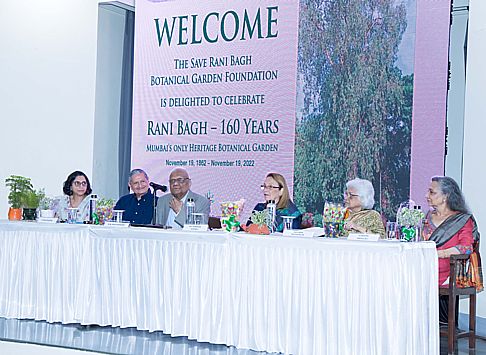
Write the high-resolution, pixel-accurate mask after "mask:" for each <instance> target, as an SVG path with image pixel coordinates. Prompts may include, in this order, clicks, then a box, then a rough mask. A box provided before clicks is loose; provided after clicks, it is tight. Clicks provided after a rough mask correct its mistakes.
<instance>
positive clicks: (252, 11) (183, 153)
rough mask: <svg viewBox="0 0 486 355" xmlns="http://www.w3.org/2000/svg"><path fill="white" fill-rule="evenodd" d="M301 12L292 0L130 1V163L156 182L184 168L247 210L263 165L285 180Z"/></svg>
mask: <svg viewBox="0 0 486 355" xmlns="http://www.w3.org/2000/svg"><path fill="white" fill-rule="evenodd" d="M298 14H299V2H298V1H297V0H292V1H284V2H283V1H259V0H258V1H204V2H199V1H185V0H184V1H168V2H160V1H155V0H154V1H149V0H137V1H136V11H135V16H136V17H135V24H136V30H135V62H134V106H133V128H132V137H133V138H132V167H133V168H135V167H141V168H145V169H146V170H147V172H148V173H149V174H150V177H151V180H153V181H156V182H162V183H163V182H167V179H168V175H169V173H170V171H171V170H173V169H174V168H177V167H183V168H185V169H186V170H188V172H189V174H190V176H191V178H192V184H193V185H192V190H193V191H195V192H198V193H200V194H206V193H208V192H210V193H211V194H214V199H215V201H216V202H217V203H218V204H219V202H222V201H226V200H235V199H239V198H246V199H247V208H246V210H247V213H248V211H249V210H250V211H251V208H252V207H253V206H254V205H255V204H256V203H257V202H260V201H261V200H262V193H261V190H260V185H261V183H262V182H263V180H264V177H265V175H266V173H267V172H270V171H274V172H279V173H281V174H283V175H284V176H285V177H286V179H287V182H288V183H289V186H290V187H291V189H292V186H293V170H294V139H295V105H296V72H297V38H298ZM217 211H218V208H217V207H216V209H214V208H213V212H215V213H217Z"/></svg>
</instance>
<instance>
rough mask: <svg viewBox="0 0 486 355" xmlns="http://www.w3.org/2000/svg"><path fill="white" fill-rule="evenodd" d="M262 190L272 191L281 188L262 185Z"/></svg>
mask: <svg viewBox="0 0 486 355" xmlns="http://www.w3.org/2000/svg"><path fill="white" fill-rule="evenodd" d="M260 187H261V189H262V190H271V189H279V190H280V189H281V188H282V187H281V186H272V185H265V184H264V185H260Z"/></svg>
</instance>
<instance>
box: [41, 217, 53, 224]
mask: <svg viewBox="0 0 486 355" xmlns="http://www.w3.org/2000/svg"><path fill="white" fill-rule="evenodd" d="M37 222H38V223H57V217H39V218H37Z"/></svg>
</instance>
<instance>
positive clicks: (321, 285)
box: [0, 222, 439, 354]
mask: <svg viewBox="0 0 486 355" xmlns="http://www.w3.org/2000/svg"><path fill="white" fill-rule="evenodd" d="M0 257H1V259H0V317H7V318H28V319H37V320H47V321H49V322H62V323H82V324H99V325H112V326H120V327H137V328H138V329H145V330H150V331H155V330H161V331H164V332H165V333H169V334H171V335H173V336H181V335H182V336H187V337H189V338H190V339H196V340H198V341H202V342H211V343H218V344H227V345H234V346H236V347H241V348H250V349H254V350H265V351H271V352H273V351H275V352H284V353H292V354H439V329H438V290H437V283H438V281H437V253H436V250H435V244H433V243H399V242H388V241H382V242H352V241H348V240H337V239H323V238H317V239H316V238H289V237H282V236H275V237H274V236H271V237H268V236H266V237H261V236H250V235H246V234H225V233H222V232H208V233H190V232H184V231H162V230H154V229H148V228H140V229H135V228H129V229H116V228H115V229H113V228H111V229H110V228H106V227H97V226H91V227H89V226H83V225H80V226H78V225H40V224H36V223H20V222H1V223H0Z"/></svg>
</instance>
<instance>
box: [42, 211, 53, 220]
mask: <svg viewBox="0 0 486 355" xmlns="http://www.w3.org/2000/svg"><path fill="white" fill-rule="evenodd" d="M40 216H41V217H44V218H53V217H54V211H53V210H41V211H40Z"/></svg>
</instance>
